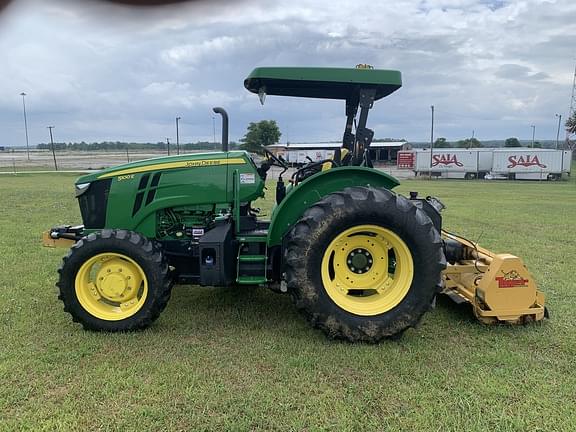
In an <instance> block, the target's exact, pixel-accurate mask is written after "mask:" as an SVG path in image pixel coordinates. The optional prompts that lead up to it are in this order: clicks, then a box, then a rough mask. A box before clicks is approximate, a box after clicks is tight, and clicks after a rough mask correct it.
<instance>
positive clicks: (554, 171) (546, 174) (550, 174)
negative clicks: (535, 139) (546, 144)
mask: <svg viewBox="0 0 576 432" xmlns="http://www.w3.org/2000/svg"><path fill="white" fill-rule="evenodd" d="M571 164H572V151H570V150H553V149H537V148H514V149H494V152H493V159H492V170H491V171H492V172H491V174H492V175H493V176H494V177H495V178H497V177H499V176H500V177H504V178H508V179H510V180H552V181H554V180H560V179H561V178H562V175H563V174H567V175H570V168H571Z"/></svg>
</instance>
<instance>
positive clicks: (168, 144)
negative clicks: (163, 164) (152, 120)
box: [166, 138, 170, 156]
mask: <svg viewBox="0 0 576 432" xmlns="http://www.w3.org/2000/svg"><path fill="white" fill-rule="evenodd" d="M166 146H167V147H168V156H170V140H169V139H168V138H166Z"/></svg>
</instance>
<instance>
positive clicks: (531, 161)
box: [508, 154, 546, 168]
mask: <svg viewBox="0 0 576 432" xmlns="http://www.w3.org/2000/svg"><path fill="white" fill-rule="evenodd" d="M508 162H510V165H508V168H514V167H515V166H518V165H520V166H523V167H530V166H539V167H540V168H546V165H544V164H541V163H540V160H539V159H538V156H536V155H533V156H531V155H529V154H528V155H526V157H524V156H517V155H512V156H510V157H509V158H508Z"/></svg>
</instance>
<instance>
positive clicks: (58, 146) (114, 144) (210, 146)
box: [36, 141, 239, 151]
mask: <svg viewBox="0 0 576 432" xmlns="http://www.w3.org/2000/svg"><path fill="white" fill-rule="evenodd" d="M176 147H177V146H176V144H175V143H170V149H171V150H173V151H176ZM238 147H239V145H238V143H236V142H231V143H230V148H231V149H237V148H238ZM36 148H38V149H40V150H50V149H51V145H50V143H41V144H38V145H37V146H36ZM221 148H222V145H221V144H220V143H214V142H208V141H198V142H195V143H181V144H180V150H182V151H191V150H220V149H221ZM54 150H59V151H62V150H73V151H102V150H104V151H122V150H128V151H130V150H148V151H154V150H164V151H166V150H168V144H167V143H166V142H157V143H134V142H130V143H129V142H122V141H102V142H93V143H87V142H84V141H82V142H79V143H76V142H75V143H72V142H69V143H64V142H55V143H54Z"/></svg>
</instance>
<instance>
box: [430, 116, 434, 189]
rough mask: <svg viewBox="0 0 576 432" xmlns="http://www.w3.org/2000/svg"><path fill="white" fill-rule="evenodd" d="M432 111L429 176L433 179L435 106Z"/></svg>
mask: <svg viewBox="0 0 576 432" xmlns="http://www.w3.org/2000/svg"><path fill="white" fill-rule="evenodd" d="M430 110H431V111H432V124H431V126H430V171H429V176H430V179H432V154H433V153H434V105H430Z"/></svg>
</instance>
